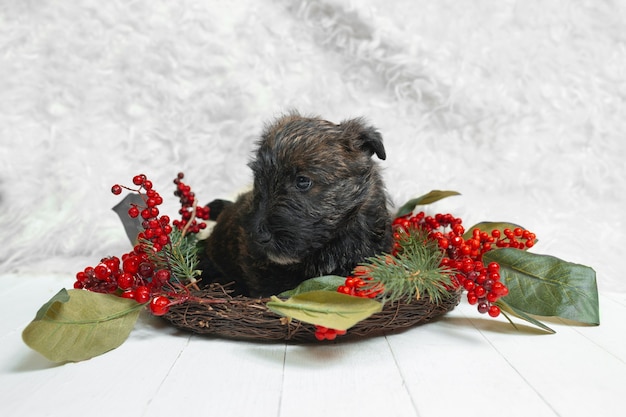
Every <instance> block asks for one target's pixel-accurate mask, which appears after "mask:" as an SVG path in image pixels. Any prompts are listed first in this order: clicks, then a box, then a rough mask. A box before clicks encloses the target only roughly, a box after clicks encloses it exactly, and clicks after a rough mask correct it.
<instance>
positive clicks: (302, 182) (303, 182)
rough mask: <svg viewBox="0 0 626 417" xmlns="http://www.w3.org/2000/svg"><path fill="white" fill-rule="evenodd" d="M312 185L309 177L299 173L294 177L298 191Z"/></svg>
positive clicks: (305, 189)
mask: <svg viewBox="0 0 626 417" xmlns="http://www.w3.org/2000/svg"><path fill="white" fill-rule="evenodd" d="M312 185H313V181H311V178H309V177H305V176H302V175H299V176H298V177H296V188H297V189H298V190H299V191H307V190H308V189H309V188H311V186H312Z"/></svg>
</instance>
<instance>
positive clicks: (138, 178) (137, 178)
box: [133, 174, 146, 185]
mask: <svg viewBox="0 0 626 417" xmlns="http://www.w3.org/2000/svg"><path fill="white" fill-rule="evenodd" d="M145 180H146V176H145V175H143V174H141V175H135V176H134V177H133V184H135V185H141V184H143V182H144V181H145Z"/></svg>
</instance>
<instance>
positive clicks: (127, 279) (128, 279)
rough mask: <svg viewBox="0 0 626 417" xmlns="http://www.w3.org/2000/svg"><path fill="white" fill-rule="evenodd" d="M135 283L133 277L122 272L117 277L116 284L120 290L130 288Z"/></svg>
mask: <svg viewBox="0 0 626 417" xmlns="http://www.w3.org/2000/svg"><path fill="white" fill-rule="evenodd" d="M134 283H135V277H133V276H132V275H131V274H129V273H128V272H124V273H122V274H120V276H119V277H117V286H118V287H120V289H122V290H128V289H130V288H131V287H132V286H133V284H134Z"/></svg>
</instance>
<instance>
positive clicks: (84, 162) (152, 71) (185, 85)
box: [0, 0, 626, 291]
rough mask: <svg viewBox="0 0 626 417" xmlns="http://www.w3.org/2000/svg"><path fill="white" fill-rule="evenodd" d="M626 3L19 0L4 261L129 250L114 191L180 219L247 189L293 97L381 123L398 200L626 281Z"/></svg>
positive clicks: (1, 77)
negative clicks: (424, 201) (433, 200)
mask: <svg viewBox="0 0 626 417" xmlns="http://www.w3.org/2000/svg"><path fill="white" fill-rule="evenodd" d="M624 22H626V2H620V1H592V2H582V1H566V0H563V1H551V0H550V1H543V0H542V1H539V0H524V1H501V0H476V1H471V2H470V1H466V2H459V1H456V0H438V1H419V0H400V1H389V0H365V1H363V0H362V1H356V0H355V1H351V2H349V1H345V2H342V1H335V0H326V1H304V0H293V1H286V0H285V1H269V0H245V1H236V2H228V1H217V0H184V1H176V2H173V1H165V0H156V1H155V0H150V1H125V0H117V1H96V0H87V1H72V2H66V1H48V2H44V1H35V0H23V1H3V2H1V3H0V152H1V156H0V237H1V239H2V240H1V243H0V247H1V248H2V249H1V250H0V273H3V274H6V273H19V274H24V277H25V278H28V277H29V276H31V275H32V276H37V275H39V276H40V275H41V273H46V272H50V273H67V274H68V286H70V285H71V283H72V280H73V275H74V273H75V272H76V271H78V270H80V269H82V268H83V267H85V266H87V265H93V264H95V263H96V262H97V261H98V260H99V259H100V258H102V257H103V256H106V255H121V254H122V253H124V252H125V251H127V250H128V248H129V246H128V243H127V241H126V237H125V235H124V231H123V229H122V227H121V224H120V222H119V220H118V218H117V217H116V215H115V214H114V213H113V212H112V211H111V207H112V206H113V205H115V204H116V203H117V202H118V197H115V196H113V195H112V194H111V193H110V191H109V190H110V187H111V185H113V184H115V183H125V184H130V183H131V178H132V176H133V175H135V174H138V173H145V174H147V175H148V176H149V177H150V178H151V179H152V180H153V182H154V184H155V187H156V188H157V190H159V191H160V192H161V194H162V195H163V196H164V197H165V200H166V202H165V204H164V208H163V210H164V211H165V212H168V213H170V214H172V215H173V214H175V211H176V210H177V208H178V203H177V201H176V198H175V197H174V196H173V195H172V191H173V185H172V183H171V180H172V179H173V178H174V177H175V175H176V174H177V173H178V171H183V172H185V174H186V180H187V182H188V183H189V184H190V185H191V186H192V187H193V188H194V189H195V191H196V193H197V195H198V196H199V197H200V199H201V200H202V201H205V202H208V201H209V200H210V199H212V198H216V197H224V196H228V195H231V194H232V193H233V192H235V191H236V190H238V189H240V188H241V187H244V186H246V185H247V184H248V183H249V181H250V179H251V176H250V171H249V170H248V168H247V166H246V163H247V161H248V160H249V158H250V154H251V151H252V149H253V146H254V141H255V139H256V138H257V136H258V135H259V133H260V131H261V130H262V129H263V126H264V123H266V122H267V121H269V120H271V119H273V118H274V117H276V116H278V115H280V114H282V113H283V112H286V111H289V110H290V109H298V110H299V111H301V112H302V113H305V114H317V115H320V116H322V117H324V118H326V119H328V120H331V121H335V122H339V121H341V120H343V119H346V118H350V117H355V116H364V117H365V118H367V119H368V120H369V121H370V122H371V124H373V125H375V126H376V127H377V128H378V129H379V130H380V132H381V133H382V135H383V137H384V140H385V146H386V148H387V155H388V158H387V160H386V161H381V166H382V167H383V168H384V175H385V179H386V182H387V187H388V190H389V193H390V195H391V197H392V199H393V201H394V202H395V203H396V204H400V203H402V202H404V201H405V200H407V199H408V198H410V197H412V196H416V195H421V194H423V193H426V192H428V191H430V190H431V189H451V190H456V191H459V192H461V193H462V196H460V197H454V198H451V199H449V200H447V201H446V202H442V203H441V204H439V205H438V206H436V207H433V208H432V209H433V210H440V211H451V212H453V213H454V214H456V215H459V216H461V217H463V218H464V220H465V224H466V226H470V225H471V224H473V223H476V222H478V221H482V220H494V221H495V220H502V221H510V222H514V223H518V224H521V225H523V226H525V227H527V228H529V229H531V230H533V231H534V232H535V233H536V234H537V236H538V238H539V240H540V242H539V243H538V244H537V246H536V247H535V248H534V249H533V251H534V252H537V253H547V254H552V255H555V256H558V257H561V258H563V259H566V260H568V261H572V262H576V263H582V264H586V265H589V266H592V267H593V268H594V269H595V270H596V271H597V274H598V282H599V286H600V289H601V290H602V289H604V290H609V291H626V280H624V278H623V267H622V261H623V258H622V256H623V253H624V248H625V244H624V237H625V236H626V234H625V233H624V232H625V227H624V222H623V211H624V207H625V206H626V198H625V195H626V194H625V191H626V187H625V185H626V181H625V179H624V178H625V177H626V168H625V167H626V163H625V160H626V137H625V132H626V105H625V100H626V24H625V23H624Z"/></svg>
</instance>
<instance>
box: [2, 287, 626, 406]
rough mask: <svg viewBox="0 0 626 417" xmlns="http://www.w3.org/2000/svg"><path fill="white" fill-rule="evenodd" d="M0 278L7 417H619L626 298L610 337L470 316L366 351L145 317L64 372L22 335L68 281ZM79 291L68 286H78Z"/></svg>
mask: <svg viewBox="0 0 626 417" xmlns="http://www.w3.org/2000/svg"><path fill="white" fill-rule="evenodd" d="M24 278H25V277H24V276H18V275H7V276H2V277H0V282H1V283H2V285H1V286H0V288H1V290H0V295H1V300H2V302H1V303H0V316H1V317H2V319H1V321H0V415H1V416H4V417H6V416H11V417H14V416H66V417H73V416H84V415H88V416H90V417H95V416H144V415H145V416H168V417H172V416H220V417H228V416H237V417H242V416H263V417H264V416H298V417H301V416H314V415H315V416H318V415H323V416H360V417H365V416H376V417H380V416H425V417H430V416H433V417H441V416H452V415H458V416H464V417H468V416H474V415H476V416H485V415H500V416H507V417H510V416H524V417H528V416H535V417H536V416H621V415H624V413H625V411H624V410H625V409H626V404H625V402H624V401H625V397H626V325H625V324H624V319H625V318H626V294H623V293H621V294H620V293H603V294H601V299H600V301H601V315H602V316H601V317H602V325H601V326H599V327H574V326H567V325H564V324H563V323H562V322H560V321H555V322H551V323H549V324H550V325H551V326H552V327H553V328H554V329H555V330H557V334H554V335H545V334H542V333H541V332H538V331H536V330H534V329H532V328H530V327H525V326H524V325H522V327H523V328H524V331H523V332H517V331H515V330H513V329H512V328H511V327H510V325H509V324H508V323H506V322H505V319H503V318H502V319H496V320H494V319H491V318H486V317H485V318H483V317H482V316H480V315H479V314H478V313H477V312H475V310H474V308H473V307H470V306H468V305H467V304H464V303H462V304H461V305H460V306H459V307H457V309H455V310H454V311H453V312H452V313H450V314H449V315H447V316H445V317H444V318H443V319H441V320H439V321H437V322H434V323H430V324H426V325H423V326H421V327H416V328H413V329H411V330H409V331H407V332H405V333H402V334H398V335H393V336H389V337H386V338H383V337H381V338H375V339H370V340H364V341H360V342H355V343H339V344H319V345H308V346H302V345H296V346H292V345H288V346H287V345H284V344H258V343H247V342H234V341H226V340H219V339H213V338H207V337H202V336H197V335H192V334H189V333H185V332H181V331H178V330H175V329H173V328H171V327H170V326H169V325H167V324H165V323H164V322H163V321H161V320H159V319H155V318H152V317H149V316H148V315H147V314H146V315H144V316H143V317H142V318H141V319H140V322H139V323H138V324H137V326H136V328H135V330H134V331H133V332H132V333H131V336H130V338H129V339H128V340H127V341H126V343H124V344H123V345H122V346H121V347H120V348H118V349H116V350H114V351H111V352H109V353H107V354H105V355H103V356H100V357H97V358H94V359H92V360H89V361H86V362H81V363H70V364H65V365H55V364H52V363H50V362H48V361H47V360H45V359H44V358H42V357H41V356H39V355H38V354H37V353H35V352H33V351H30V350H29V348H28V347H26V345H24V344H23V342H22V340H21V331H22V329H23V328H24V326H25V325H26V324H27V323H28V322H30V320H31V319H32V318H33V317H34V315H35V312H36V311H37V309H38V308H39V307H40V306H41V304H43V303H44V302H45V301H47V300H48V299H49V298H50V297H51V296H52V295H54V294H55V293H56V292H57V291H58V290H59V289H60V288H62V287H64V286H68V285H70V284H68V278H67V276H65V275H64V276H61V275H58V276H48V277H43V276H41V277H33V276H28V277H27V279H24ZM70 281H71V279H70Z"/></svg>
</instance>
